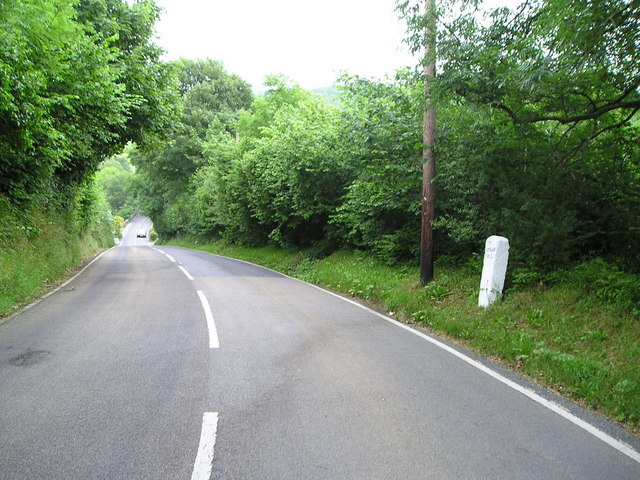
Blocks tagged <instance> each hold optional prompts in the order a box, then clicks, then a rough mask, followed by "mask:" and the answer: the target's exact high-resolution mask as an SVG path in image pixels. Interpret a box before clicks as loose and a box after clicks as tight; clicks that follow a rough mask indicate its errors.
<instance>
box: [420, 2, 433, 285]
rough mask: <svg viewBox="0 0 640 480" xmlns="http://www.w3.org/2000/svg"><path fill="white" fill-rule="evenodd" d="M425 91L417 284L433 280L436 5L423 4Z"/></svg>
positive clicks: (430, 3) (431, 3)
mask: <svg viewBox="0 0 640 480" xmlns="http://www.w3.org/2000/svg"><path fill="white" fill-rule="evenodd" d="M425 34H426V35H425V38H426V41H425V65H424V74H425V79H424V90H425V112H424V131H423V143H424V150H423V152H422V158H423V165H422V228H421V234H420V283H421V284H422V285H426V284H427V283H429V282H430V281H431V280H433V277H434V272H433V262H434V248H433V228H432V224H433V220H434V219H435V201H436V192H435V188H434V185H433V180H434V178H435V176H436V153H435V143H436V109H435V105H434V102H433V101H432V93H431V91H432V88H433V82H434V80H435V76H436V2H435V0H426V32H425Z"/></svg>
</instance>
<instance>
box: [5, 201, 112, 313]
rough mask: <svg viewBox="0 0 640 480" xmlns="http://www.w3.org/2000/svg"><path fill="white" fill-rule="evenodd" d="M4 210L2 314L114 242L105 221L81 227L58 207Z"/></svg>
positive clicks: (52, 283) (45, 288) (37, 294)
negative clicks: (13, 213)
mask: <svg viewBox="0 0 640 480" xmlns="http://www.w3.org/2000/svg"><path fill="white" fill-rule="evenodd" d="M2 213H3V215H2V219H3V222H4V225H3V229H2V232H0V233H1V235H0V317H2V316H5V315H8V314H11V313H12V312H13V311H15V310H16V309H17V308H19V307H20V305H23V304H25V303H28V302H29V301H31V300H33V299H34V298H36V297H37V296H39V295H40V294H42V293H43V292H44V291H46V290H47V289H48V288H50V287H51V286H52V285H54V284H55V283H57V282H59V281H60V280H62V279H64V278H65V277H67V276H68V275H69V274H70V273H71V272H73V271H74V270H75V269H76V268H77V267H78V266H79V265H80V264H81V263H82V262H83V261H84V260H86V259H88V258H90V257H91V256H93V255H95V254H96V253H97V252H98V251H100V250H101V249H104V248H106V247H108V246H109V245H110V243H112V242H113V237H112V234H111V232H110V229H105V228H104V226H103V225H92V226H91V227H89V228H88V229H87V230H81V229H78V228H76V227H74V226H73V225H70V224H69V223H68V218H66V216H65V215H62V214H60V213H57V212H53V211H36V212H34V211H31V212H26V213H23V214H21V215H19V216H18V217H16V216H15V215H13V216H12V215H11V214H10V213H11V212H7V211H6V210H5V211H4V212H2Z"/></svg>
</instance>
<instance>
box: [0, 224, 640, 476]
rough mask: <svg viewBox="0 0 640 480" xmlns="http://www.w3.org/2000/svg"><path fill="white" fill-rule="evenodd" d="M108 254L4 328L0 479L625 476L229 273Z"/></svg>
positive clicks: (464, 380)
mask: <svg viewBox="0 0 640 480" xmlns="http://www.w3.org/2000/svg"><path fill="white" fill-rule="evenodd" d="M140 228H144V229H145V230H148V229H149V228H150V222H149V221H148V219H146V218H144V217H137V218H136V219H134V220H133V221H132V222H131V223H130V224H129V226H128V227H127V230H126V232H125V236H124V238H123V240H122V242H121V244H120V246H118V247H115V248H113V249H111V250H109V251H107V252H106V253H105V254H104V255H102V256H101V257H100V258H99V259H98V260H96V261H95V262H94V263H93V264H91V265H90V266H89V267H88V268H87V269H86V270H85V271H84V272H83V273H81V274H80V275H79V276H77V277H76V278H75V279H73V280H72V281H71V282H69V283H67V284H66V285H64V286H63V287H62V288H60V289H59V290H58V291H56V292H55V293H54V294H52V295H50V296H49V297H47V298H46V299H44V300H43V301H41V302H40V303H38V304H36V305H35V306H33V307H32V308H30V309H28V310H26V311H24V312H22V313H21V314H19V315H17V316H15V317H13V318H11V319H10V320H8V321H6V322H5V323H4V324H2V325H0V479H146V478H148V479H189V478H191V479H193V480H201V479H205V478H215V479H439V480H442V479H492V480H494V479H535V480H540V479H563V480H565V479H594V480H595V479H598V480H600V479H607V480H613V479H625V480H631V479H638V478H640V454H638V451H639V450H640V443H639V442H638V439H635V438H632V437H629V436H627V435H625V434H624V432H622V431H621V430H620V429H618V428H617V427H616V426H614V425H612V424H610V423H609V422H607V421H605V420H602V419H600V418H599V417H596V416H594V415H591V414H589V413H588V412H586V411H583V410H582V409H580V408H578V407H576V406H575V405H572V404H569V403H568V402H566V401H564V400H562V399H560V398H557V397H556V396H554V395H553V394H551V393H549V392H546V391H543V390H540V389H538V388H537V387H535V386H533V385H530V384H528V383H527V382H526V381H525V380H523V379H521V378H518V377H515V376H512V375H511V374H509V373H508V372H505V371H502V370H501V369H500V368H499V367H495V366H493V365H490V364H489V363H488V362H486V361H485V360H483V359H479V358H477V357H475V356H473V355H472V354H470V353H468V352H466V351H463V350H460V349H459V348H457V347H456V348H453V347H451V346H450V345H447V344H446V343H444V342H442V341H440V340H437V339H433V338H432V337H428V336H426V335H425V334H423V333H422V332H419V331H417V330H413V329H411V328H408V327H404V326H400V325H399V324H397V323H395V322H394V321H392V320H390V319H385V318H384V317H382V316H381V315H379V314H376V313H374V312H371V311H369V310H367V309H365V308H363V307H361V306H359V305H357V304H354V303H353V302H350V301H348V300H345V299H343V298H341V297H338V296H336V295H333V294H331V293H329V292H326V291H324V290H321V289H318V288H316V287H314V286H311V285H308V284H305V283H302V282H299V281H297V280H294V279H291V278H289V277H286V276H284V275H280V274H278V273H275V272H273V271H270V270H266V269H263V268H260V267H257V266H254V265H250V264H247V263H244V262H240V261H236V260H231V259H228V258H224V257H218V256H213V255H208V254H204V253H200V252H196V251H192V250H187V249H181V248H177V247H158V248H155V247H151V246H150V245H149V244H148V242H147V239H146V238H136V232H137V231H138V230H139V229H140Z"/></svg>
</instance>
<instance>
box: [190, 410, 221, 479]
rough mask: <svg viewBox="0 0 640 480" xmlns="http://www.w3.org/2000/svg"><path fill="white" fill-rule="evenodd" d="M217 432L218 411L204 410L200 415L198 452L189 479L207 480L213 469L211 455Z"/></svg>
mask: <svg viewBox="0 0 640 480" xmlns="http://www.w3.org/2000/svg"><path fill="white" fill-rule="evenodd" d="M217 432H218V413H217V412H205V413H204V415H203V416H202V430H201V431H200V444H199V446H198V454H197V455H196V461H195V464H194V465H193V473H192V474H191V480H208V479H209V477H211V470H212V469H213V455H214V451H215V446H216V435H217Z"/></svg>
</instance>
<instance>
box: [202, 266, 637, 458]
mask: <svg viewBox="0 0 640 480" xmlns="http://www.w3.org/2000/svg"><path fill="white" fill-rule="evenodd" d="M210 255H213V256H216V257H221V258H229V259H231V260H236V261H238V262H242V263H246V264H248V265H253V266H255V267H259V268H264V269H265V270H269V271H272V272H274V273H277V274H279V275H282V276H283V277H285V278H290V279H291V280H295V281H296V282H300V283H304V284H306V285H310V286H312V287H314V288H316V289H318V290H320V291H322V292H325V293H327V294H329V295H332V296H334V297H336V298H339V299H340V300H344V301H345V302H348V303H351V304H352V305H355V306H356V307H358V308H361V309H363V310H366V311H367V312H369V313H372V314H373V315H376V316H377V317H380V318H381V319H383V320H385V321H387V322H389V323H391V324H393V325H395V326H397V327H400V328H402V329H403V330H406V331H408V332H410V333H413V334H414V335H417V336H418V337H420V338H422V339H423V340H426V341H427V342H429V343H431V344H432V345H434V346H436V347H439V348H441V349H442V350H444V351H446V352H448V353H450V354H452V355H454V356H455V357H457V358H459V359H460V360H462V361H464V362H466V363H468V364H469V365H471V366H472V367H475V368H477V369H478V370H480V371H481V372H484V373H486V374H487V375H489V376H491V377H492V378H494V379H495V380H498V381H499V382H501V383H503V384H504V385H507V386H508V387H510V388H512V389H513V390H515V391H517V392H519V393H521V394H523V395H525V396H526V397H528V398H530V399H531V400H533V401H534V402H536V403H538V404H539V405H542V406H543V407H545V408H547V409H549V410H551V411H552V412H554V413H556V414H558V415H560V416H561V417H562V418H564V419H566V420H568V421H570V422H571V423H573V424H574V425H576V426H578V427H580V428H582V429H583V430H585V431H586V432H588V433H590V434H591V435H593V436H594V437H596V438H598V439H599V440H601V441H603V442H604V443H606V444H607V445H609V446H610V447H612V448H614V449H615V450H617V451H618V452H620V453H622V454H624V455H626V456H627V457H629V458H631V459H632V460H634V461H636V462H638V463H640V452H638V451H637V450H635V449H634V448H633V447H631V446H630V445H627V444H626V443H624V442H622V441H620V440H618V439H616V438H613V437H612V436H611V435H609V434H607V433H605V432H603V431H602V430H600V429H599V428H597V427H596V426H594V425H591V424H590V423H589V422H587V421H585V420H582V419H581V418H580V417H577V416H576V415H574V414H573V413H571V412H569V411H568V410H567V409H565V408H564V407H562V406H561V405H559V404H557V403H555V402H552V401H551V400H547V399H546V398H544V397H542V396H540V395H538V394H537V393H535V392H534V391H533V390H531V389H529V388H527V387H524V386H522V385H520V384H518V383H516V382H514V381H513V380H509V379H508V378H507V377H505V376H503V375H501V374H499V373H498V372H496V371H494V370H492V369H491V368H489V367H487V366H485V365H483V364H482V363H480V362H478V361H476V360H473V359H472V358H470V357H468V356H466V355H465V354H464V353H461V352H459V351H457V350H456V349H454V348H451V347H450V346H448V345H446V344H444V343H442V342H440V341H439V340H436V339H435V338H432V337H430V336H429V335H427V334H426V333H422V332H420V331H418V330H416V329H414V328H411V327H410V326H409V325H406V324H404V323H401V322H399V321H397V320H395V319H393V318H390V317H387V316H386V315H383V314H382V313H380V312H376V311H375V310H372V309H371V308H369V307H366V306H364V305H362V304H360V303H358V302H356V301H354V300H351V299H349V298H346V297H343V296H342V295H339V294H337V293H335V292H332V291H330V290H327V289H325V288H322V287H320V286H318V285H314V284H313V283H309V282H305V281H304V280H300V279H299V278H295V277H291V276H289V275H286V274H284V273H282V272H278V271H276V270H273V269H272V268H268V267H263V266H262V265H256V264H255V263H251V262H248V261H246V260H241V259H239V258H232V257H225V256H224V255H217V254H215V253H212V254H210Z"/></svg>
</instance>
